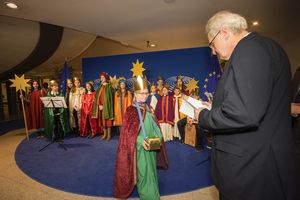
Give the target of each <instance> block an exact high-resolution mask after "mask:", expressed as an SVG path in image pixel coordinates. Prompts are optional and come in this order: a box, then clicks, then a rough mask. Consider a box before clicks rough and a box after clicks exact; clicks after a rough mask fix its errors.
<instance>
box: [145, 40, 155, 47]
mask: <svg viewBox="0 0 300 200" xmlns="http://www.w3.org/2000/svg"><path fill="white" fill-rule="evenodd" d="M146 42H147V48H149V47H156V46H157V45H156V44H154V43H152V42H150V41H146Z"/></svg>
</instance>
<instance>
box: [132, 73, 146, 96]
mask: <svg viewBox="0 0 300 200" xmlns="http://www.w3.org/2000/svg"><path fill="white" fill-rule="evenodd" d="M132 82H133V89H134V91H135V92H137V91H139V90H144V89H148V80H147V77H141V76H137V77H135V78H133V80H132Z"/></svg>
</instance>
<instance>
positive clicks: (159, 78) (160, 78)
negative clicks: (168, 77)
mask: <svg viewBox="0 0 300 200" xmlns="http://www.w3.org/2000/svg"><path fill="white" fill-rule="evenodd" d="M156 80H157V81H159V80H162V81H164V77H162V76H158V77H157V79H156Z"/></svg>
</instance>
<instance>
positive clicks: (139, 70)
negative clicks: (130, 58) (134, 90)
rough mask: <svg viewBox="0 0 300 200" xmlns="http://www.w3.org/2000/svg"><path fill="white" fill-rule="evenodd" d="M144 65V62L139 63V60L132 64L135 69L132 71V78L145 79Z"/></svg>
mask: <svg viewBox="0 0 300 200" xmlns="http://www.w3.org/2000/svg"><path fill="white" fill-rule="evenodd" d="M143 64H144V62H141V63H140V62H139V60H138V59H137V60H136V63H132V65H133V68H132V69H131V70H130V71H132V72H133V74H132V77H134V76H135V77H138V76H141V77H143V71H145V70H146V69H144V68H143Z"/></svg>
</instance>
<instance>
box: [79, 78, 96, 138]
mask: <svg viewBox="0 0 300 200" xmlns="http://www.w3.org/2000/svg"><path fill="white" fill-rule="evenodd" d="M95 95H96V92H95V90H94V82H93V81H89V82H87V83H86V84H85V93H84V94H83V95H82V99H81V119H80V120H81V121H80V136H81V137H83V136H85V135H86V134H88V138H93V137H95V135H96V134H97V132H98V125H97V119H95V118H92V110H93V104H94V99H95Z"/></svg>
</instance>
